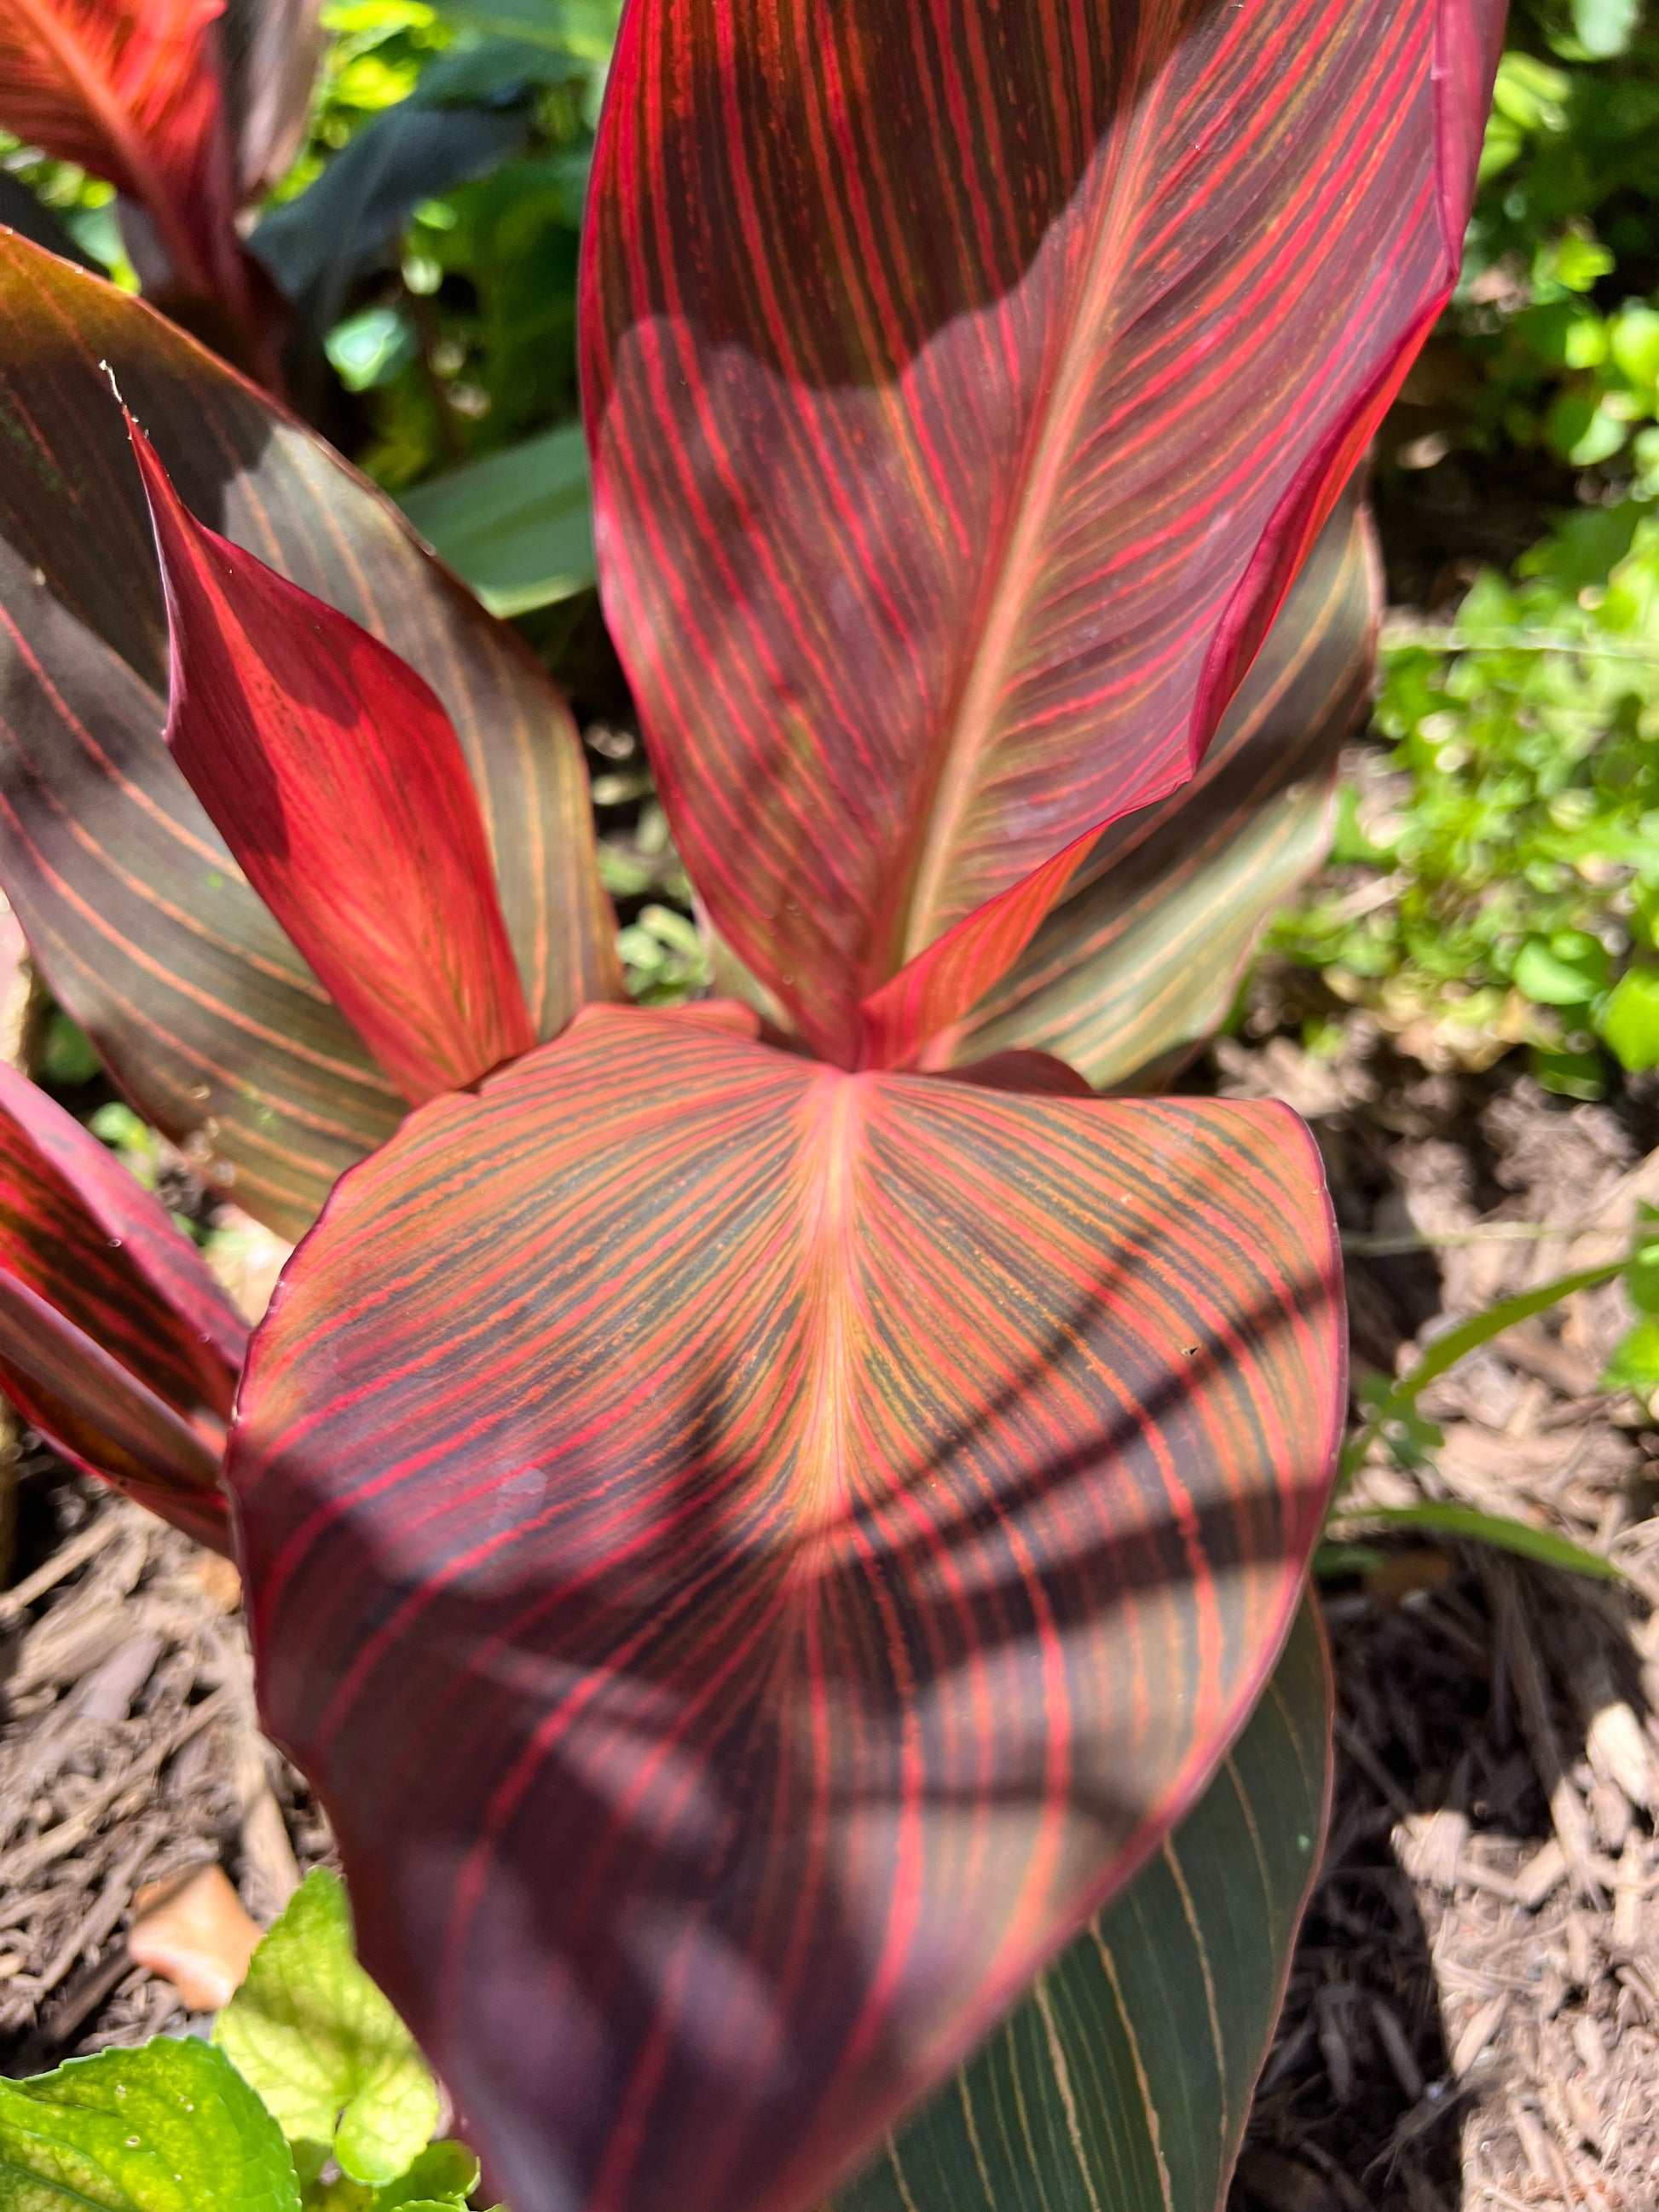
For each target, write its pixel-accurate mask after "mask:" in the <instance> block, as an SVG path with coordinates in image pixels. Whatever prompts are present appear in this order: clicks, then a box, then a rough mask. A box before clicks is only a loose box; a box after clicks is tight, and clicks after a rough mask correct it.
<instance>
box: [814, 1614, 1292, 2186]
mask: <svg viewBox="0 0 1659 2212" xmlns="http://www.w3.org/2000/svg"><path fill="white" fill-rule="evenodd" d="M1329 1753H1330V1683H1329V1680H1328V1668H1327V1666H1326V1662H1325V1653H1324V1647H1323V1638H1322V1633H1321V1630H1320V1626H1319V1621H1318V1616H1317V1614H1316V1612H1315V1610H1314V1607H1313V1605H1312V1602H1311V1601H1305V1602H1304V1605H1303V1607H1302V1611H1301V1612H1300V1613H1299V1614H1298V1615H1297V1625H1296V1627H1295V1629H1294V1630H1293V1631H1292V1632H1291V1640H1290V1643H1289V1644H1287V1645H1286V1647H1285V1656H1284V1657H1283V1658H1282V1659H1281V1660H1280V1661H1279V1666H1278V1668H1277V1669H1276V1670H1275V1672H1274V1674H1273V1680H1272V1681H1271V1682H1270V1683H1269V1684H1268V1686H1267V1692H1266V1694H1265V1696H1264V1697H1263V1698H1262V1699H1261V1703H1260V1704H1259V1705H1257V1707H1256V1709H1255V1712H1254V1713H1253V1714H1252V1715H1251V1717H1250V1723H1249V1727H1248V1728H1247V1729H1245V1730H1244V1733H1243V1735H1241V1736H1240V1737H1239V1739H1238V1741H1237V1743H1236V1744H1234V1746H1233V1747H1232V1749H1231V1751H1230V1752H1229V1753H1228V1754H1227V1756H1226V1758H1225V1759H1224V1760H1223V1762H1222V1765H1221V1767H1220V1771H1218V1773H1217V1775H1216V1778H1215V1779H1214V1781H1213V1782H1212V1783H1211V1784H1210V1786H1209V1788H1208V1789H1207V1790H1206V1791H1205V1793H1204V1796H1202V1797H1201V1798H1200V1801H1199V1802H1198V1804H1197V1806H1196V1807H1195V1808H1194V1810H1193V1811H1192V1812H1191V1813H1189V1814H1188V1815H1187V1818H1186V1819H1185V1820H1183V1821H1182V1824H1181V1826H1180V1827H1179V1828H1177V1829H1176V1832H1174V1834H1173V1835H1171V1836H1169V1837H1167V1838H1165V1839H1164V1843H1163V1844H1161V1846H1160V1847H1159V1849H1158V1852H1157V1853H1156V1854H1155V1856H1154V1857H1152V1859H1151V1860H1150V1861H1149V1862H1148V1863H1147V1864H1146V1866H1145V1867H1144V1868H1143V1869H1141V1871H1140V1873H1139V1874H1138V1875H1136V1876H1135V1878H1134V1880H1133V1881H1132V1882H1131V1883H1130V1884H1129V1886H1128V1887H1127V1889H1126V1890H1124V1891H1123V1892H1122V1893H1121V1895H1119V1896H1118V1897H1117V1898H1116V1899H1115V1900H1114V1901H1113V1902H1112V1903H1111V1904H1110V1905H1108V1906H1107V1907H1106V1908H1105V1910H1104V1911H1102V1912H1099V1913H1097V1915H1096V1917H1095V1918H1094V1919H1093V1920H1092V1921H1091V1923H1090V1924H1089V1926H1088V1927H1087V1928H1086V1929H1085V1931H1084V1933H1083V1934H1082V1935H1081V1936H1078V1937H1077V1938H1076V1940H1075V1941H1074V1942H1073V1943H1072V1945H1071V1946H1070V1948H1068V1949H1067V1950H1066V1951H1064V1952H1063V1953H1062V1954H1060V1957H1059V1958H1058V1959H1057V1960H1055V1961H1054V1964H1053V1965H1052V1966H1050V1967H1048V1969H1047V1971H1046V1972H1044V1973H1043V1974H1042V1977H1041V1978H1040V1979H1039V1980H1038V1982H1037V1984H1036V1988H1035V1989H1034V1990H1033V1991H1032V1993H1031V1995H1030V1996H1028V1997H1027V1998H1026V1999H1025V2000H1024V2003H1022V2004H1021V2005H1020V2007H1019V2008H1018V2010H1017V2011H1015V2012H1013V2013H1012V2014H1011V2015H1009V2017H1008V2019H1007V2020H1006V2021H1004V2023H1003V2024H1002V2026H1001V2027H1000V2028H998V2029H997V2031H996V2033H994V2035H993V2036H992V2037H991V2038H990V2039H989V2040H988V2041H987V2043H986V2044H985V2045H983V2047H982V2048H981V2050H980V2051H978V2052H977V2053H976V2054H975V2057H973V2058H972V2059H971V2060H970V2061H969V2062H968V2063H966V2064H965V2065H963V2066H962V2067H961V2068H959V2069H957V2074H956V2075H955V2077H954V2079H953V2080H952V2081H950V2082H948V2083H947V2084H946V2085H945V2087H944V2088H942V2089H941V2090H940V2091H939V2093H938V2094H937V2095H936V2096H935V2097H934V2098H933V2101H932V2102H931V2103H930V2104H929V2105H927V2106H926V2107H925V2108H924V2109H923V2110H922V2111H921V2112H919V2113H918V2114H917V2115H916V2116H915V2118H913V2119H911V2120H910V2121H908V2123H907V2124H905V2125H904V2126H903V2127H902V2129H901V2130H898V2131H897V2132H896V2134H895V2135H893V2136H890V2138H889V2140H888V2142H887V2145H886V2148H885V2150H884V2154H883V2155H882V2156H881V2157H880V2158H879V2159H878V2160H877V2161H876V2163H875V2164H874V2165H873V2166H872V2167H871V2168H870V2169H869V2171H868V2172H866V2173H865V2174H863V2175H861V2176H860V2179H858V2180H857V2181H855V2182H854V2183H853V2184H852V2185H850V2186H849V2187H848V2188H846V2189H843V2190H842V2191H839V2192H838V2194H837V2196H836V2212H1221V2208H1222V2206H1223V2204H1224V2203H1225V2198H1226V2193H1227V2185H1228V2182H1229V2180H1230V2179H1231V2174H1232V2169H1233V2164H1234V2161H1235V2160H1236V2159H1237V2154H1238V2148H1239V2144H1240V2141H1241V2139H1242V2137H1243V2132H1244V2124H1245V2122H1246V2120H1247V2119H1248V2118H1249V2110H1250V2100H1251V2093H1252V2092H1253V2090H1254V2089H1255V2081H1256V2076H1257V2075H1258V2074H1259V2073H1260V2071H1261V2064H1262V2061H1263V2059H1264V2058H1265V2057H1266V2056H1267V2047H1268V2045H1269V2043H1270V2042H1271V2040H1272V2038H1273V2029H1274V2027H1275V2025H1276V2023H1277V2021H1278V2018H1279V2002H1280V2000H1281V1998H1282V1996H1283V1995H1284V1990H1285V1978H1286V1976H1287V1975H1288V1972H1289V1970H1290V1963H1291V1949H1292V1947H1293V1945H1294V1943H1295V1941H1296V1932H1297V1925H1298V1923H1300V1921H1301V1918H1302V1913H1303V1909H1304V1905H1305V1903H1306V1901H1307V1897H1308V1893H1309V1890H1310V1887H1311V1885H1312V1882H1313V1878H1314V1874H1315V1870H1316V1868H1317V1866H1318V1863H1319V1847H1320V1843H1321V1839H1322V1836H1323V1833H1324V1828H1325V1820H1326V1807H1327V1801H1328V1778H1329V1767H1330V1756H1329Z"/></svg>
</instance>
